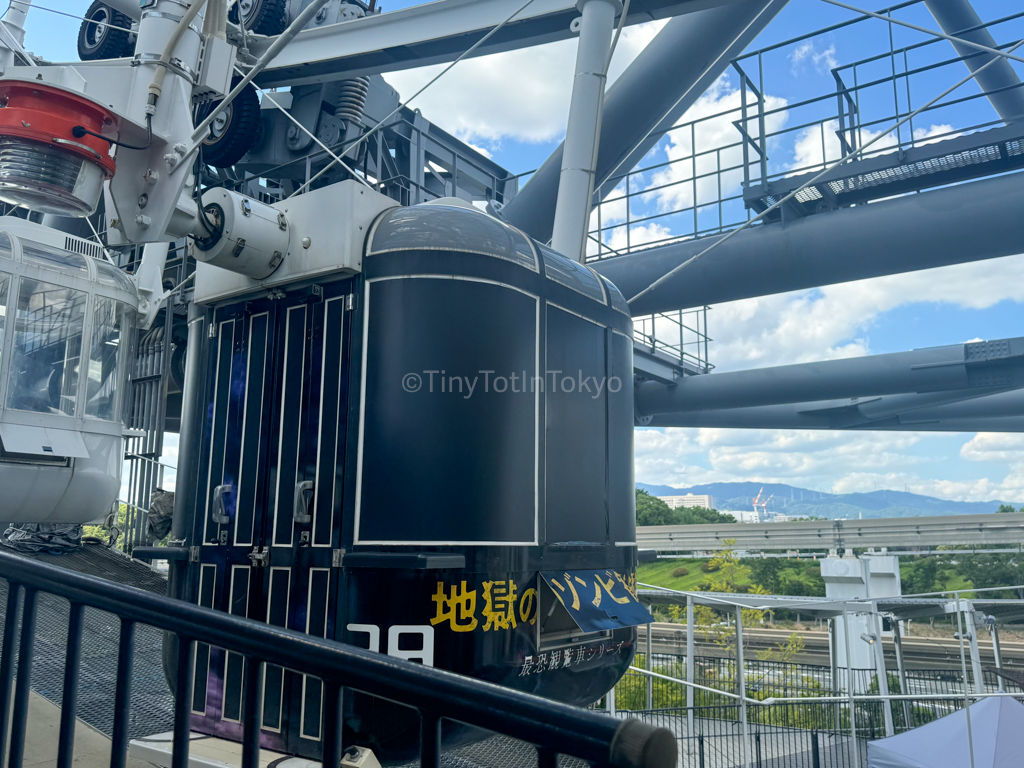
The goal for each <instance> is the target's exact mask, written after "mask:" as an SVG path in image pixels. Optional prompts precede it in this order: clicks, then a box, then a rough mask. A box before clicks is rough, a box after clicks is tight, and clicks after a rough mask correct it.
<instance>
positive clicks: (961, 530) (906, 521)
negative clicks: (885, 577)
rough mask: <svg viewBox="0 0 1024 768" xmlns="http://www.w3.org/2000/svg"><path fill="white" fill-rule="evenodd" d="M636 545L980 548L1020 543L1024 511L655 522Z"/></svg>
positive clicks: (677, 548) (640, 531)
mask: <svg viewBox="0 0 1024 768" xmlns="http://www.w3.org/2000/svg"><path fill="white" fill-rule="evenodd" d="M636 541H637V546H638V547H639V548H640V549H642V550H655V551H657V552H659V553H668V552H675V553H683V552H710V551H715V550H719V549H735V550H744V551H747V552H787V551H793V550H801V549H809V550H814V551H819V552H820V551H828V550H832V549H836V550H840V549H854V548H856V549H868V548H875V549H879V548H882V547H887V548H888V549H889V550H890V551H892V550H901V549H902V550H913V549H919V548H926V549H929V548H933V547H938V546H943V545H950V544H959V545H968V546H973V547H977V548H994V547H997V548H1010V547H1020V546H1021V544H1022V543H1024V513H1020V512H1015V513H1011V514H991V515H944V516H936V517H899V518H884V519H871V520H806V521H794V522H786V523H753V524H747V523H735V524H730V525H653V526H640V527H638V528H637V531H636Z"/></svg>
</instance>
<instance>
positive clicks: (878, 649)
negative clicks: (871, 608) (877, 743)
mask: <svg viewBox="0 0 1024 768" xmlns="http://www.w3.org/2000/svg"><path fill="white" fill-rule="evenodd" d="M873 629H874V635H875V642H874V643H872V650H873V651H874V654H875V655H874V662H875V675H876V677H877V678H878V693H879V694H880V695H881V696H883V697H885V698H884V699H883V700H882V720H883V721H884V723H885V735H886V736H895V735H896V729H895V728H894V727H893V721H892V701H891V700H890V699H889V675H888V673H887V672H886V671H885V650H884V649H883V648H882V617H881V615H880V614H879V613H878V607H877V606H876V607H875V614H874V627H873Z"/></svg>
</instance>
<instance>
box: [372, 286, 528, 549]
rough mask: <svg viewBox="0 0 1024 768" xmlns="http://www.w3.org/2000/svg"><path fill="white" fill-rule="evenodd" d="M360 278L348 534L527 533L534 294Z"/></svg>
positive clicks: (399, 537) (429, 537)
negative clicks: (353, 495) (358, 386)
mask: <svg viewBox="0 0 1024 768" xmlns="http://www.w3.org/2000/svg"><path fill="white" fill-rule="evenodd" d="M369 285H370V288H369V299H368V306H367V310H366V311H367V315H368V319H367V322H368V323H369V327H368V333H369V338H368V341H367V349H366V351H365V354H366V374H365V375H366V386H365V389H364V398H365V409H364V415H363V424H362V442H363V445H362V473H361V478H360V491H361V492H360V495H359V498H358V500H357V504H358V508H357V514H358V527H357V532H356V533H357V538H358V540H359V541H363V542H366V541H394V542H404V543H410V542H430V541H437V542H457V541H470V542H472V541H477V542H532V541H534V538H535V535H536V533H535V527H536V490H535V489H536V458H535V457H536V439H537V437H536V429H537V421H536V418H537V417H536V403H537V398H538V395H537V393H536V391H535V390H534V391H531V389H532V387H531V384H532V382H533V380H534V379H535V378H536V375H537V374H536V366H537V362H536V343H537V341H536V333H537V314H536V313H537V299H536V298H535V297H533V296H529V295H527V294H524V293H522V292H520V291H516V290H513V289H511V288H506V287H504V286H500V285H495V284H491V283H484V282H477V281H471V280H447V279H443V278H426V279H424V278H420V279H398V280H382V281H377V282H371V283H370V284H369ZM431 371H434V372H435V373H433V374H432V373H430V372H431ZM412 377H419V378H418V379H415V378H412ZM432 377H433V378H432ZM524 378H525V379H526V380H527V381H525V382H524ZM416 381H419V386H418V387H417V386H416V385H415V382H416ZM471 385H472V386H471ZM412 390H415V391H412Z"/></svg>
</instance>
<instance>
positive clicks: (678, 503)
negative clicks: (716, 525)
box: [658, 493, 715, 509]
mask: <svg viewBox="0 0 1024 768" xmlns="http://www.w3.org/2000/svg"><path fill="white" fill-rule="evenodd" d="M658 498H659V499H661V500H662V501H664V502H665V503H666V504H668V506H669V508H670V509H677V508H678V507H704V509H714V508H715V500H714V499H712V498H711V497H710V496H698V495H695V494H692V493H688V494H686V495H685V496H659V497H658Z"/></svg>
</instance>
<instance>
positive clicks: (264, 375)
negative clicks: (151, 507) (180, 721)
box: [192, 300, 277, 738]
mask: <svg viewBox="0 0 1024 768" xmlns="http://www.w3.org/2000/svg"><path fill="white" fill-rule="evenodd" d="M276 314H277V307H276V302H274V301H271V300H262V301H254V302H242V303H239V304H234V305H231V306H227V307H220V308H218V309H217V310H216V311H215V312H214V317H213V323H212V326H211V334H210V337H209V339H208V343H209V344H211V351H210V358H211V363H210V376H209V378H210V387H209V390H208V400H207V407H206V423H205V429H204V438H205V439H204V441H203V454H202V464H201V466H202V467H203V469H204V474H203V475H201V477H202V482H203V484H204V485H203V488H202V489H201V490H200V494H199V498H200V507H199V514H197V515H196V517H195V521H194V532H193V537H194V538H193V541H194V542H195V543H197V544H198V559H199V563H198V566H194V569H193V573H194V574H195V578H194V581H193V589H194V593H193V594H194V596H195V600H196V602H198V603H199V604H200V605H203V606H205V607H209V608H215V609H217V610H221V611H225V612H227V613H231V614H233V615H236V616H245V617H249V618H262V617H263V616H262V612H261V610H260V605H261V602H262V601H263V595H262V584H261V583H260V580H259V579H258V578H254V577H253V575H254V574H253V570H254V562H253V559H252V555H253V553H254V552H255V551H258V547H259V545H260V543H261V541H262V535H263V533H262V528H261V524H260V521H261V518H262V516H263V514H262V511H261V510H262V509H263V508H264V507H265V505H266V492H265V483H264V479H263V478H264V476H265V474H266V470H267V447H268V435H267V429H266V423H265V418H264V414H265V412H266V410H267V408H268V407H269V406H270V404H271V403H272V397H271V391H272V388H273V385H274V379H275V377H276V368H277V366H276V364H275V361H274V347H275V340H274V335H275V324H276ZM195 665H196V667H195V668H196V672H195V685H194V686H193V690H192V713H193V724H194V726H195V727H197V728H198V729H201V730H203V731H205V732H210V733H216V734H218V735H223V736H227V737H229V738H237V737H240V735H241V733H242V727H241V693H242V691H241V689H242V675H243V671H244V670H243V663H242V658H241V657H240V656H239V655H238V654H234V653H226V652H225V651H224V650H223V649H220V648H211V647H210V646H207V645H204V644H198V645H197V647H196V649H195Z"/></svg>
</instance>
